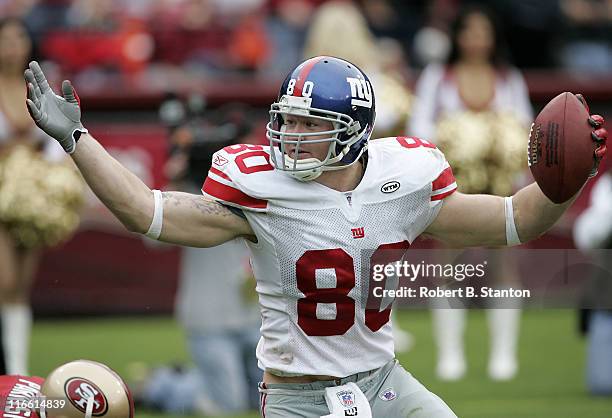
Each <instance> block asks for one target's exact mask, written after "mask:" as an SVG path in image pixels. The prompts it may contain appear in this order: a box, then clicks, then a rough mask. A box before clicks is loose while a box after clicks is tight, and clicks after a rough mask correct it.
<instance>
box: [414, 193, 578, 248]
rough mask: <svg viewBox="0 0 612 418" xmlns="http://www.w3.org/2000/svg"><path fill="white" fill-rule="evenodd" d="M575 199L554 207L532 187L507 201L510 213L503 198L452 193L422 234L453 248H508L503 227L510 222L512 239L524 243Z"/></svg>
mask: <svg viewBox="0 0 612 418" xmlns="http://www.w3.org/2000/svg"><path fill="white" fill-rule="evenodd" d="M576 196H577V195H576ZM576 196H575V197H576ZM575 197H574V198H572V199H570V200H569V201H567V202H565V203H561V204H555V203H553V202H551V201H550V200H549V199H548V198H547V197H546V196H545V195H544V193H542V191H541V190H540V188H539V187H538V185H537V183H532V184H530V185H529V186H526V187H524V188H522V189H521V190H519V191H518V192H517V193H516V194H515V195H514V196H512V197H511V199H512V208H511V209H510V208H509V207H507V206H506V201H505V200H504V198H503V197H499V196H491V195H478V194H473V195H472V194H463V193H454V194H452V195H450V196H449V197H447V198H446V199H444V203H443V206H442V209H440V213H439V214H438V216H437V218H436V219H435V221H434V222H433V223H432V224H431V225H430V226H429V228H427V230H426V231H425V233H426V234H428V235H431V236H433V237H434V238H437V239H440V240H441V241H444V242H446V243H447V244H449V245H450V246H452V247H455V248H461V247H473V246H490V247H499V246H505V245H511V244H512V243H511V242H510V243H509V242H508V232H509V231H508V230H507V227H509V226H510V225H508V223H509V222H512V221H513V222H514V227H515V228H516V233H517V236H516V239H517V240H519V241H520V242H522V243H524V242H527V241H531V240H532V239H535V238H537V237H539V236H540V235H542V234H543V233H545V232H546V231H548V230H549V229H550V228H551V227H552V226H553V225H554V224H555V222H557V220H558V219H559V218H560V217H561V215H563V213H564V212H565V210H566V209H567V208H568V207H569V206H570V205H571V204H572V203H573V201H574V199H575ZM510 210H511V211H512V213H510V212H509V211H510ZM510 217H512V218H510ZM516 243H517V242H515V244H516Z"/></svg>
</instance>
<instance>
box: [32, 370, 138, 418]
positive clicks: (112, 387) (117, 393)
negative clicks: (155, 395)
mask: <svg viewBox="0 0 612 418" xmlns="http://www.w3.org/2000/svg"><path fill="white" fill-rule="evenodd" d="M41 394H42V395H43V397H45V398H46V399H47V400H65V402H64V403H63V404H64V406H63V407H62V408H59V409H50V408H46V410H45V411H42V410H41V411H40V412H41V413H40V416H41V417H44V416H46V417H47V418H93V417H101V418H133V417H134V402H133V400H132V395H131V394H130V391H129V389H128V387H127V385H126V384H125V383H124V382H123V380H122V379H121V377H120V376H119V375H118V374H117V373H115V372H114V371H113V370H111V369H110V368H109V367H107V366H105V365H104V364H102V363H98V362H95V361H90V360H77V361H71V362H70V363H66V364H64V365H62V366H60V367H58V368H57V369H55V370H54V371H52V372H51V374H50V375H49V376H48V377H47V379H46V380H45V383H44V384H43V386H42V388H41Z"/></svg>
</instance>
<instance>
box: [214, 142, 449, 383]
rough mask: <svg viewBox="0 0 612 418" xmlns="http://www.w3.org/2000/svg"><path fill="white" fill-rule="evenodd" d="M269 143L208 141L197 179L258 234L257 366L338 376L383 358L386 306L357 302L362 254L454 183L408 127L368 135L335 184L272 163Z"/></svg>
mask: <svg viewBox="0 0 612 418" xmlns="http://www.w3.org/2000/svg"><path fill="white" fill-rule="evenodd" d="M269 150H270V149H269V147H263V146H259V145H233V146H229V147H226V148H224V149H223V150H221V151H218V152H217V153H215V155H214V156H213V164H212V167H211V169H210V172H209V175H208V178H207V179H206V182H205V183H204V186H203V188H202V192H203V193H204V195H206V196H209V197H211V198H213V199H215V200H217V201H220V202H222V203H224V204H227V205H231V206H234V207H237V208H240V209H242V210H243V212H244V214H245V216H246V218H247V220H248V221H249V223H250V224H251V227H252V228H253V231H254V232H255V235H256V236H257V243H252V242H248V245H249V247H250V250H251V253H252V257H251V264H252V266H253V272H254V274H255V277H256V278H257V292H258V294H259V301H260V305H261V316H262V326H261V335H262V338H261V340H260V342H259V345H258V347H257V358H258V360H259V365H260V367H262V368H263V369H265V370H268V371H269V372H271V373H275V374H279V375H289V376H292V375H293V376H294V375H331V376H337V377H345V376H348V375H351V374H354V373H358V372H361V371H367V370H371V369H374V368H377V367H381V366H382V365H384V364H385V363H386V362H387V361H389V360H391V359H392V358H393V357H394V347H393V336H392V333H391V323H390V320H389V314H390V307H388V306H387V307H386V306H382V307H379V308H378V309H373V308H372V305H371V300H370V302H368V291H369V289H368V288H369V284H368V276H369V270H370V267H369V264H370V263H369V259H370V256H371V255H372V254H373V252H374V251H376V250H378V249H386V248H394V249H399V248H408V247H409V245H410V243H412V242H413V241H414V240H415V238H416V237H417V236H419V234H421V233H422V232H423V231H424V230H425V229H426V228H427V226H428V225H429V224H430V223H431V222H432V221H433V220H434V219H435V217H436V215H437V213H438V211H439V209H440V206H441V205H440V203H441V202H442V199H443V198H444V197H446V196H448V195H449V194H451V193H452V192H454V191H455V190H456V188H457V185H456V183H455V179H454V177H453V174H452V171H451V169H450V167H449V165H448V163H447V161H446V159H445V158H444V155H443V154H442V152H440V151H439V150H438V149H437V148H435V146H434V145H432V144H430V143H429V142H427V141H423V140H420V139H417V138H410V137H398V138H395V137H394V138H383V139H376V140H371V141H370V142H369V148H368V159H367V166H366V170H365V173H364V175H363V178H362V180H361V182H360V183H359V185H358V186H357V187H356V188H355V190H353V191H351V192H339V191H336V190H333V189H330V188H328V187H326V186H323V185H322V184H320V183H317V182H316V181H311V182H300V181H297V180H295V179H294V178H292V177H291V176H289V175H288V174H287V173H285V172H283V171H279V170H275V169H274V168H273V167H272V166H271V165H270V162H269V154H268V153H269ZM274 152H279V151H278V150H277V149H274ZM227 262H232V260H227ZM366 303H367V307H368V309H366Z"/></svg>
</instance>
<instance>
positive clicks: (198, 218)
mask: <svg viewBox="0 0 612 418" xmlns="http://www.w3.org/2000/svg"><path fill="white" fill-rule="evenodd" d="M71 155H72V158H73V160H74V161H75V163H76V165H77V167H79V170H80V171H81V173H82V174H83V177H84V178H85V181H87V184H89V186H90V187H91V189H92V190H93V191H94V193H95V194H96V196H98V198H100V200H101V201H102V202H103V203H104V205H105V206H106V207H108V208H109V209H110V210H111V212H112V213H113V214H114V215H115V216H116V217H117V219H119V220H120V221H121V223H123V225H124V226H125V227H126V228H127V229H128V230H130V231H132V232H137V233H140V234H144V233H146V232H147V231H148V230H149V227H150V226H151V223H152V220H153V214H154V212H155V199H154V196H153V192H152V191H151V189H149V187H147V185H145V184H144V183H143V182H142V181H141V180H140V179H139V178H138V177H137V176H136V175H135V174H133V173H132V172H130V171H129V170H128V169H126V168H125V167H124V166H122V165H121V164H120V163H119V162H118V161H117V160H115V159H114V158H113V157H112V156H111V155H109V154H108V153H107V152H106V150H105V149H104V148H103V147H102V145H100V143H99V142H98V141H96V140H95V138H93V137H92V136H91V135H89V134H84V135H83V136H81V138H80V139H79V141H78V147H76V148H75V151H74V152H73V153H72V154H71ZM161 204H162V206H163V220H162V223H161V226H162V229H161V235H160V236H159V239H160V240H161V241H165V242H171V243H174V244H180V245H189V246H193V247H212V246H215V245H219V244H222V243H224V242H226V241H229V240H231V239H233V238H236V237H238V236H252V235H253V232H252V230H251V227H250V225H249V223H248V222H247V221H246V220H245V219H243V218H241V217H239V216H237V215H235V214H234V213H232V212H231V211H230V210H229V209H227V208H226V207H224V206H223V205H221V204H220V203H218V202H215V201H213V200H210V199H208V198H206V197H204V196H201V195H196V194H191V193H183V192H163V193H162V202H161Z"/></svg>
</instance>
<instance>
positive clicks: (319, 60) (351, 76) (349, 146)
mask: <svg viewBox="0 0 612 418" xmlns="http://www.w3.org/2000/svg"><path fill="white" fill-rule="evenodd" d="M287 115H296V116H304V117H311V118H316V119H319V120H324V121H329V122H331V123H332V125H333V128H332V129H331V130H328V131H324V132H314V133H312V132H292V133H288V132H285V130H284V128H283V125H284V123H285V122H284V121H285V117H286V116H287ZM375 117H376V101H375V98H374V91H373V89H372V85H371V84H370V80H369V79H368V77H367V76H366V75H365V74H364V73H363V72H362V71H361V70H360V69H359V68H357V66H355V65H354V64H351V63H350V62H348V61H345V60H343V59H340V58H335V57H328V56H320V57H314V58H310V59H308V60H306V61H304V62H302V63H301V64H299V65H298V66H297V67H295V69H293V70H292V71H291V72H290V73H289V75H287V78H286V79H285V81H284V82H283V84H282V86H281V88H280V91H279V94H278V100H277V101H276V102H275V103H273V104H272V106H271V108H270V123H268V125H267V137H268V139H269V140H270V163H271V164H272V165H273V166H274V167H276V168H277V169H279V170H283V171H287V172H288V173H289V174H290V175H291V176H293V177H295V178H296V179H298V180H302V181H309V180H314V179H316V178H317V177H318V176H319V175H320V174H321V173H322V172H323V171H328V170H339V169H342V168H345V167H347V166H349V165H351V164H354V163H355V162H356V161H358V160H359V157H361V155H362V154H363V152H364V151H365V150H366V148H367V146H368V139H369V138H370V135H371V133H372V128H373V127H374V120H375ZM312 137H316V139H313V138H312ZM306 141H311V142H313V143H315V142H316V143H322V142H326V143H328V144H329V148H328V152H327V156H326V157H325V158H323V160H319V159H316V158H302V159H300V158H299V156H298V154H299V149H300V145H301V144H302V143H303V142H306ZM287 145H290V146H291V147H292V148H294V149H295V156H296V158H292V157H290V156H289V155H287V151H286V149H287ZM276 147H278V149H279V150H280V153H279V154H280V155H277V153H276V152H275V148H276Z"/></svg>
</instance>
